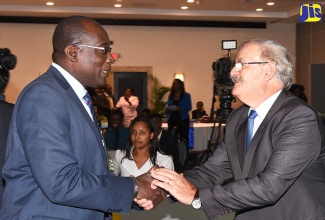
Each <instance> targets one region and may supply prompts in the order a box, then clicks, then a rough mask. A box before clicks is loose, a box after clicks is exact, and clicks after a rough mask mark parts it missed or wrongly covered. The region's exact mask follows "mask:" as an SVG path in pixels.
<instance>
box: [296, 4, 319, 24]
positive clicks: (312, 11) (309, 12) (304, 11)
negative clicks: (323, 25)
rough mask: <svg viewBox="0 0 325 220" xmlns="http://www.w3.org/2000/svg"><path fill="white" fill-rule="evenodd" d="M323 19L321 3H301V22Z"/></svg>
mask: <svg viewBox="0 0 325 220" xmlns="http://www.w3.org/2000/svg"><path fill="white" fill-rule="evenodd" d="M321 20H322V6H321V4H301V5H300V22H319V21H321Z"/></svg>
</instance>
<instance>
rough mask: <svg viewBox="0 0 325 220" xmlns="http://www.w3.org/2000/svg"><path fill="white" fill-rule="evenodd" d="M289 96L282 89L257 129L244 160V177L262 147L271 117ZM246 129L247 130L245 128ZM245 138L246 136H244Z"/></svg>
mask: <svg viewBox="0 0 325 220" xmlns="http://www.w3.org/2000/svg"><path fill="white" fill-rule="evenodd" d="M287 97H288V93H287V91H285V90H282V92H281V93H280V95H279V97H278V98H277V99H276V100H275V102H274V104H273V105H272V107H271V108H270V110H269V112H268V113H267V115H266V116H265V118H264V120H263V122H262V123H261V125H260V126H259V128H258V129H257V131H256V133H255V135H254V137H253V139H252V141H251V143H250V145H249V149H248V151H247V153H246V156H245V160H244V169H243V177H247V176H248V173H249V170H250V168H251V164H252V161H253V159H254V155H255V151H256V149H257V147H262V146H260V145H258V143H259V142H260V140H261V138H262V136H263V134H264V132H265V129H266V127H267V126H268V124H269V121H270V120H271V118H272V117H273V115H274V114H275V113H276V112H277V111H278V110H279V109H280V107H281V106H282V105H283V103H284V101H285V100H286V99H287ZM245 131H246V130H245ZM244 140H245V138H244Z"/></svg>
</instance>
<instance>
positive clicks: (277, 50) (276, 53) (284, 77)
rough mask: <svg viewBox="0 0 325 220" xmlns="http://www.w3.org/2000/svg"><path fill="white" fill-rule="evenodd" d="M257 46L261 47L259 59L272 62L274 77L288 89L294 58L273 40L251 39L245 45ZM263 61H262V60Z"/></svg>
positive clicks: (291, 79)
mask: <svg viewBox="0 0 325 220" xmlns="http://www.w3.org/2000/svg"><path fill="white" fill-rule="evenodd" d="M250 43H253V44H257V45H259V46H260V47H261V52H260V53H261V54H260V56H261V58H265V59H266V60H267V61H273V62H275V64H276V71H277V72H276V77H277V79H278V80H279V82H281V83H282V85H283V88H284V89H289V88H290V86H291V83H292V81H293V78H294V77H293V65H294V62H295V56H294V54H293V53H291V52H290V51H289V50H288V49H287V48H285V47H284V46H282V45H281V44H279V43H278V42H276V41H274V40H266V39H253V40H250V41H248V42H246V43H244V44H243V45H241V47H240V48H239V49H241V48H242V47H244V46H245V45H246V44H250ZM263 61H264V60H263Z"/></svg>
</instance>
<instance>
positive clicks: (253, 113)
mask: <svg viewBox="0 0 325 220" xmlns="http://www.w3.org/2000/svg"><path fill="white" fill-rule="evenodd" d="M293 63H294V56H293V55H292V54H291V53H290V52H289V51H288V50H287V49H286V48H285V47H283V46H282V45H280V44H279V43H278V42H276V41H273V40H263V39H254V40H251V41H249V42H246V43H244V44H243V45H242V46H241V47H240V48H239V51H238V54H237V57H236V61H235V67H234V68H233V69H232V70H231V72H230V76H231V79H232V81H233V82H234V87H233V89H232V94H233V95H234V96H237V97H238V98H239V99H240V100H241V101H242V102H244V103H245V105H243V106H241V107H239V108H238V109H236V110H234V111H233V112H232V113H231V115H230V117H229V118H228V121H227V125H226V133H225V138H224V141H223V142H221V143H220V144H219V143H218V146H217V148H216V150H215V151H214V154H213V155H212V156H211V157H210V158H209V159H208V161H207V162H205V163H204V164H203V165H202V166H201V167H194V168H193V169H191V170H188V171H186V172H184V173H183V175H180V174H178V173H176V172H174V171H172V170H168V169H164V168H159V169H158V170H154V171H152V172H151V175H152V176H153V177H154V178H156V179H157V180H154V182H153V184H154V185H156V186H158V187H162V188H164V189H165V190H167V191H168V192H169V193H170V194H171V195H172V196H174V197H175V198H176V199H177V200H178V201H180V202H182V203H184V204H187V205H191V204H192V206H193V207H194V208H196V209H199V208H203V210H204V211H205V212H206V214H207V215H208V217H209V219H217V218H218V217H219V216H222V215H226V214H228V213H231V212H236V217H235V218H236V220H242V219H245V220H246V219H254V220H255V219H263V220H273V219H294V220H306V219H310V220H311V219H314V220H316V219H317V220H321V219H322V220H323V219H325V172H324V171H325V129H324V125H323V124H322V122H321V121H320V119H319V118H318V116H317V114H316V113H315V112H314V111H313V110H312V108H311V107H310V106H309V105H308V104H307V103H306V102H305V101H303V100H301V99H299V98H298V97H296V96H294V95H292V94H291V92H289V91H288V89H289V87H290V85H291V82H292V80H293V71H292V68H293ZM231 179H233V181H230V180H231ZM141 205H142V206H145V207H146V208H150V207H151V205H150V201H149V202H147V203H144V204H141Z"/></svg>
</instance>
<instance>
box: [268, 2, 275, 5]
mask: <svg viewBox="0 0 325 220" xmlns="http://www.w3.org/2000/svg"><path fill="white" fill-rule="evenodd" d="M266 4H267V5H274V2H268V3H266Z"/></svg>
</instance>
